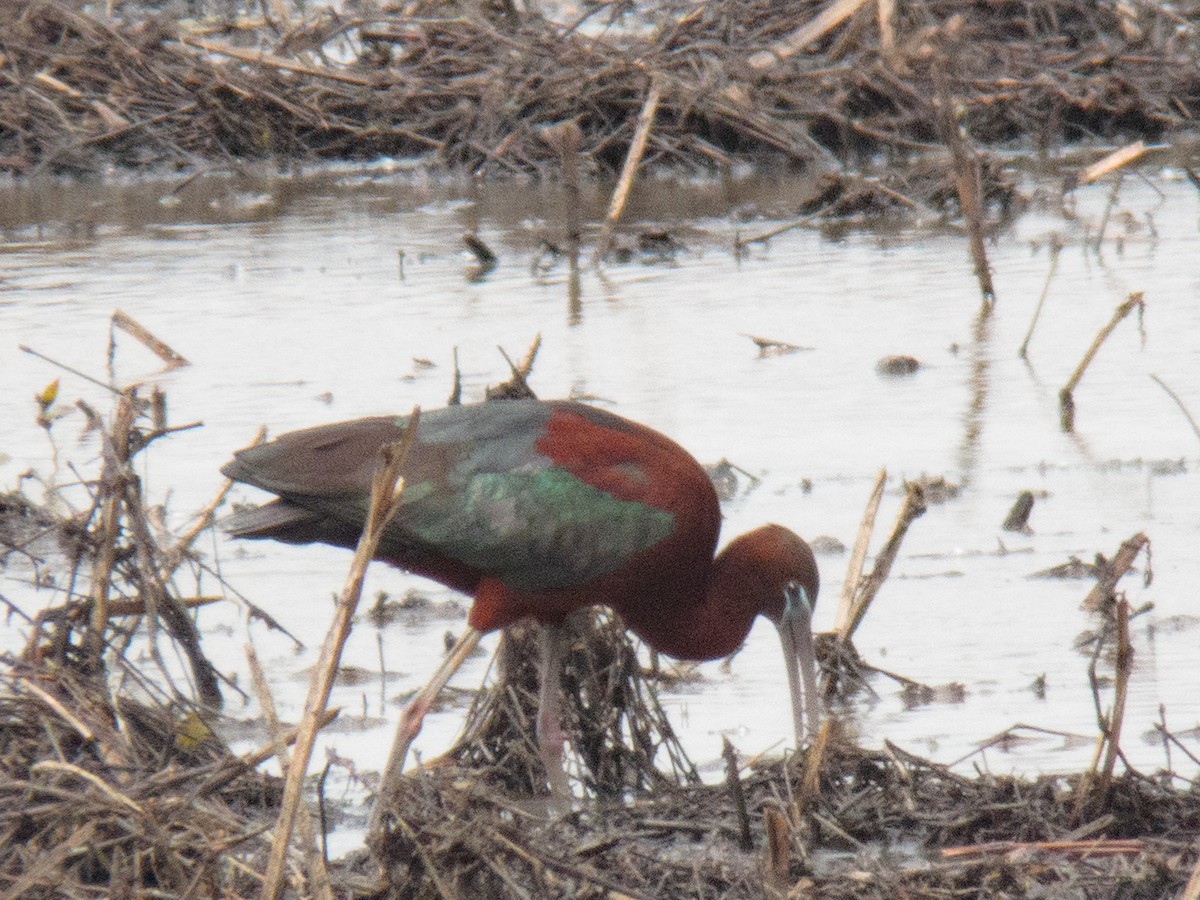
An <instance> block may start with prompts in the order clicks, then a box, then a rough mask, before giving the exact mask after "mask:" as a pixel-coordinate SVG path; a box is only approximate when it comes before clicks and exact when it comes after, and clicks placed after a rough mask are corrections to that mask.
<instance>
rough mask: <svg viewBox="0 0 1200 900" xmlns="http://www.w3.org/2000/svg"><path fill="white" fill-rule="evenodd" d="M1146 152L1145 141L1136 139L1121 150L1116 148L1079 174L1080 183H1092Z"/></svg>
mask: <svg viewBox="0 0 1200 900" xmlns="http://www.w3.org/2000/svg"><path fill="white" fill-rule="evenodd" d="M1145 152H1146V142H1145V141H1140V140H1139V141H1134V142H1133V143H1132V144H1128V145H1126V146H1124V147H1121V148H1120V149H1119V150H1114V151H1113V152H1112V153H1110V154H1108V155H1107V156H1105V157H1104V158H1103V159H1099V160H1097V161H1096V162H1094V163H1092V164H1091V165H1090V166H1088V167H1087V168H1086V169H1084V170H1083V172H1082V173H1081V174H1080V176H1079V183H1080V184H1091V183H1092V182H1093V181H1095V180H1096V179H1098V178H1102V177H1104V176H1105V175H1107V174H1108V173H1109V172H1115V171H1116V170H1117V169H1120V168H1122V167H1123V166H1127V165H1129V164H1130V163H1131V162H1134V161H1135V160H1137V159H1139V158H1141V156H1142V154H1144V153H1145Z"/></svg>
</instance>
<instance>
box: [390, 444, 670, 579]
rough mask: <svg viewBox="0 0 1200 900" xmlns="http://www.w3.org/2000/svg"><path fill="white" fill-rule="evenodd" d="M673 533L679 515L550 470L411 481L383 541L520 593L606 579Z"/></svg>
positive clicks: (530, 468)
mask: <svg viewBox="0 0 1200 900" xmlns="http://www.w3.org/2000/svg"><path fill="white" fill-rule="evenodd" d="M673 528H674V517H673V516H672V515H671V514H670V513H668V512H665V511H663V510H660V509H656V508H654V507H653V506H650V505H647V504H644V503H640V502H637V501H633V500H623V499H618V498H616V497H614V496H612V495H611V494H608V493H606V492H604V491H602V490H599V489H597V488H595V487H593V486H592V485H590V484H587V483H586V482H584V481H583V480H581V479H579V478H577V477H575V476H574V475H572V474H570V473H569V472H566V471H565V470H563V469H561V468H558V467H556V466H554V465H551V464H546V465H544V466H541V467H533V466H531V467H529V468H526V469H524V470H520V471H505V472H488V471H473V472H470V473H469V474H468V475H467V476H466V477H465V478H462V479H461V480H456V481H455V482H453V483H451V484H449V485H447V484H440V485H438V484H431V483H428V482H424V483H423V482H416V483H410V484H408V485H407V486H406V488H405V494H404V500H403V503H402V506H401V511H400V514H399V516H398V517H397V519H396V522H395V523H394V524H393V525H392V526H391V528H390V529H389V532H388V534H387V535H386V537H385V542H388V543H391V542H392V541H399V542H404V541H411V542H415V543H419V544H421V545H422V546H423V547H425V548H428V549H432V550H434V551H436V552H437V553H439V554H441V555H444V556H447V557H450V558H452V559H455V560H458V561H460V562H462V563H465V564H466V565H468V566H470V567H472V568H474V569H476V570H478V571H481V572H488V573H493V574H495V575H496V576H498V577H499V578H500V579H501V580H502V581H504V582H505V583H506V584H509V585H512V586H513V587H516V588H520V589H522V590H549V589H556V588H564V587H570V586H572V585H577V584H582V583H584V582H587V581H590V580H591V579H593V578H598V577H600V576H602V575H605V574H608V573H609V572H612V571H614V570H615V569H617V568H619V567H620V566H622V565H623V564H624V563H626V562H627V561H628V560H629V559H630V558H631V557H633V556H634V555H636V554H637V553H639V552H641V551H643V550H646V549H648V548H650V547H652V546H654V545H655V544H657V543H658V542H659V541H661V540H662V539H663V538H665V537H667V536H668V535H669V534H670V533H671V531H672V530H673Z"/></svg>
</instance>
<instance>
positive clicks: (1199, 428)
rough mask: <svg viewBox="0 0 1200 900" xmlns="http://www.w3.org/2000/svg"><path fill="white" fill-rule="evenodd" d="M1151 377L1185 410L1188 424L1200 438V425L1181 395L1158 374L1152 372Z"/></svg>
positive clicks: (1184, 413)
mask: <svg viewBox="0 0 1200 900" xmlns="http://www.w3.org/2000/svg"><path fill="white" fill-rule="evenodd" d="M1150 377H1151V378H1153V379H1154V382H1155V384H1157V385H1158V386H1159V387H1160V388H1162V389H1163V390H1164V391H1166V392H1167V396H1168V397H1170V398H1171V399H1172V400H1174V401H1175V405H1176V406H1178V407H1179V409H1180V410H1181V411H1182V412H1183V415H1184V417H1185V418H1186V419H1187V420H1188V424H1189V425H1191V426H1192V431H1194V432H1195V433H1196V437H1198V438H1200V425H1197V424H1196V420H1195V419H1194V418H1192V414H1191V413H1190V412H1189V411H1188V408H1187V407H1186V406H1184V405H1183V401H1182V400H1180V399H1179V395H1178V394H1176V393H1175V392H1174V391H1173V390H1171V388H1170V387H1168V386H1167V383H1166V382H1165V381H1163V380H1162V379H1161V378H1159V377H1158V376H1157V375H1155V374H1153V373H1151V375H1150Z"/></svg>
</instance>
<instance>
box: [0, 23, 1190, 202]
mask: <svg viewBox="0 0 1200 900" xmlns="http://www.w3.org/2000/svg"><path fill="white" fill-rule="evenodd" d="M824 6H825V4H822V3H814V2H805V3H799V4H783V5H781V4H774V3H768V2H763V0H720V2H710V3H702V4H677V5H672V4H670V3H664V4H654V5H651V6H650V7H648V8H647V9H645V10H639V11H636V12H630V11H629V9H628V8H627V7H624V6H622V5H620V4H608V3H601V4H597V5H595V6H592V7H589V8H588V12H587V13H586V14H585V15H583V16H582V17H581V18H580V19H579V20H577V21H574V22H570V23H560V22H553V21H550V20H548V19H545V18H542V17H540V16H535V15H528V14H525V15H519V14H518V13H517V12H516V10H515V9H513V8H512V7H511V6H509V7H501V8H500V9H499V10H495V9H492V8H490V7H487V6H481V7H476V6H474V5H466V6H464V7H462V9H461V10H460V9H457V8H456V7H454V6H448V5H446V4H441V3H437V4H434V3H428V4H427V3H422V2H419V0H416V2H411V3H407V4H404V6H403V7H398V6H388V5H381V6H375V5H373V4H369V3H368V4H358V5H355V6H352V7H348V8H347V11H346V12H343V13H340V14H334V13H309V14H306V15H304V16H303V17H300V16H298V15H296V14H295V13H293V14H292V15H291V16H290V17H289V16H288V15H287V12H286V10H285V9H284V8H283V5H282V4H273V5H272V15H271V16H270V17H268V18H264V17H262V16H255V17H250V16H241V17H236V16H232V15H230V16H228V17H226V18H223V19H222V18H219V17H217V18H212V19H206V20H188V21H184V22H178V21H176V20H174V19H171V18H168V17H166V16H165V15H157V16H146V15H145V14H144V10H142V9H140V8H138V7H133V6H125V7H122V8H121V10H122V11H120V12H119V13H118V15H117V16H116V17H115V18H113V19H111V20H107V19H104V18H102V17H97V16H93V15H88V14H85V13H83V12H80V11H78V10H77V9H76V8H75V7H73V6H72V5H71V4H68V3H65V2H61V0H35V2H32V3H25V2H17V0H3V2H0V166H2V167H3V168H7V169H9V170H12V171H16V172H33V171H44V170H55V171H77V172H92V171H96V170H97V168H98V167H99V166H102V165H104V164H107V163H109V162H114V163H116V164H118V165H123V166H132V167H135V168H138V167H146V166H160V167H161V166H165V165H197V164H207V165H217V166H220V165H224V164H236V163H238V162H240V161H243V160H246V159H254V158H269V159H273V160H276V161H278V162H280V163H284V164H287V163H291V162H307V161H311V160H320V159H368V158H374V157H377V156H380V155H392V156H405V155H413V154H430V155H431V160H432V162H434V163H435V164H440V165H448V166H455V167H465V168H468V169H471V170H474V171H481V172H482V171H486V172H489V173H503V172H541V173H547V172H549V171H553V170H554V168H555V166H556V164H557V157H556V153H555V151H554V148H552V147H551V146H550V145H549V144H548V142H547V141H546V140H544V139H543V134H542V129H543V128H544V127H545V126H551V125H555V124H557V123H560V122H564V121H573V122H575V123H576V124H577V125H578V127H579V129H580V139H579V150H580V153H581V155H582V159H583V160H584V165H585V167H586V168H588V169H590V170H591V171H608V172H615V171H616V170H617V169H618V168H619V167H620V165H621V162H622V160H623V159H624V157H625V155H626V152H627V149H628V147H629V145H630V143H631V140H632V139H633V135H634V131H635V128H636V125H637V119H638V116H639V113H640V112H642V111H643V110H644V108H645V107H646V106H647V100H648V98H649V97H650V96H651V95H654V96H655V98H656V100H655V104H654V105H655V107H656V111H655V114H654V116H653V118H654V121H653V128H652V129H651V130H650V132H649V135H648V146H647V147H646V148H645V156H646V159H647V160H648V161H658V162H662V163H665V164H670V165H679V166H684V167H696V168H706V169H709V168H714V167H716V168H724V167H726V166H727V165H728V164H729V163H730V162H731V161H733V160H737V159H762V158H764V157H766V156H781V157H783V158H786V159H788V160H791V161H793V162H796V163H799V164H802V165H812V164H815V165H817V166H818V167H820V168H825V167H826V165H827V164H831V163H833V162H835V161H838V162H845V161H850V162H852V163H853V162H856V161H857V162H865V161H866V159H867V158H868V156H870V155H872V154H876V153H878V152H880V151H883V152H885V153H888V154H890V155H891V158H892V159H893V160H894V159H895V158H897V157H902V156H905V155H907V154H909V153H910V152H911V151H927V150H931V149H937V148H940V147H943V146H945V145H946V143H945V134H944V131H945V128H944V122H943V118H944V114H943V112H942V111H941V110H939V104H942V105H944V104H946V103H950V104H951V105H952V107H953V119H954V121H956V122H957V123H958V124H959V125H961V127H962V128H963V129H964V130H965V133H966V134H968V135H969V136H970V137H971V139H973V140H974V141H977V142H979V143H981V144H985V145H995V144H997V143H1001V142H1010V141H1011V142H1019V143H1023V144H1026V145H1030V144H1031V145H1032V146H1033V147H1035V148H1040V149H1049V148H1054V147H1058V146H1060V145H1061V144H1062V143H1063V142H1070V141H1076V140H1087V139H1093V138H1099V139H1104V140H1121V139H1128V140H1133V139H1143V140H1148V141H1154V140H1160V139H1163V138H1165V137H1169V136H1171V135H1174V134H1175V133H1177V132H1181V131H1183V130H1186V129H1188V128H1190V127H1191V126H1192V123H1193V120H1194V118H1195V116H1196V114H1197V112H1198V110H1200V72H1198V71H1197V68H1196V66H1195V60H1196V59H1197V58H1198V56H1200V40H1198V37H1197V33H1196V27H1195V21H1196V16H1195V13H1196V9H1195V8H1193V7H1191V6H1189V5H1188V4H1186V3H1185V4H1183V5H1179V4H1173V5H1170V6H1168V5H1165V4H1136V5H1135V4H1129V3H1123V2H1115V0H1114V2H1102V3H1088V2H1083V0H1052V2H1048V3H1038V4H1027V3H1017V2H997V3H973V2H963V0H918V2H910V3H901V4H890V3H889V4H883V3H880V4H876V3H864V2H850V3H841V4H834V6H835V7H839V8H840V11H841V13H842V15H841V18H837V17H833V18H829V17H827V13H826V14H825V15H826V18H825V19H822V18H821V15H819V14H822V13H823V9H824ZM810 20H811V22H810ZM614 21H615V23H616V24H615V27H600V26H602V25H604V24H606V23H609V24H612V23H613V22H614ZM625 26H628V27H625ZM814 26H815V27H814ZM835 168H836V167H835ZM946 192H947V193H950V194H952V193H953V190H952V188H949V189H948V190H947V191H946ZM874 200H875V202H888V201H887V195H886V193H881V194H879V195H877V196H876V197H875V198H874ZM894 201H895V198H893V200H892V202H894Z"/></svg>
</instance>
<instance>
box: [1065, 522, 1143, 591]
mask: <svg viewBox="0 0 1200 900" xmlns="http://www.w3.org/2000/svg"><path fill="white" fill-rule="evenodd" d="M1149 546H1150V538H1148V537H1147V536H1146V535H1145V533H1144V532H1141V531H1139V532H1138V533H1137V534H1135V535H1134V536H1133V537H1131V538H1130V539H1129V540H1127V541H1125V542H1124V543H1123V544H1121V548H1120V549H1119V550H1117V555H1116V556H1114V557H1113V558H1112V560H1111V561H1109V562H1106V563H1105V564H1104V566H1103V569H1102V570H1101V572H1100V577H1099V578H1098V579H1097V580H1096V584H1095V586H1094V587H1093V588H1092V589H1091V591H1089V592H1088V595H1087V596H1086V597H1085V598H1084V600H1083V603H1082V604H1080V608H1081V609H1087V610H1092V611H1095V610H1098V609H1100V608H1101V607H1103V606H1104V604H1105V603H1107V602H1108V601H1110V600H1111V599H1112V598H1113V592H1114V591H1115V589H1116V586H1117V582H1118V581H1120V580H1121V578H1122V577H1123V576H1124V575H1125V573H1126V572H1128V571H1129V570H1130V569H1131V568H1132V567H1133V561H1134V559H1136V558H1137V555H1138V553H1140V552H1141V550H1142V548H1143V547H1146V548H1147V550H1146V553H1147V556H1149V553H1150V550H1149V549H1148V548H1149ZM1148 572H1149V566H1147V573H1148ZM1147 577H1149V575H1147Z"/></svg>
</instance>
